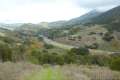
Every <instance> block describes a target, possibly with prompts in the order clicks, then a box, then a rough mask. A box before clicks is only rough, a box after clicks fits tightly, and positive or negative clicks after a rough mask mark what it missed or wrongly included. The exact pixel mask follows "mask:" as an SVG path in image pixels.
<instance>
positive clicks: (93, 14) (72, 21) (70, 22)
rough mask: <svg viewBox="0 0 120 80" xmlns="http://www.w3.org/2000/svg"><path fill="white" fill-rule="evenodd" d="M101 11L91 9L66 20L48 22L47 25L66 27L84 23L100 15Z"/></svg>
mask: <svg viewBox="0 0 120 80" xmlns="http://www.w3.org/2000/svg"><path fill="white" fill-rule="evenodd" d="M101 13H102V12H100V11H97V10H92V11H90V12H88V13H86V14H84V15H82V16H80V17H77V18H73V19H70V20H68V21H56V22H51V23H49V24H48V26H49V27H51V28H61V27H68V26H74V25H80V24H84V23H87V22H89V21H90V19H91V18H93V17H96V16H98V15H100V14H101Z"/></svg>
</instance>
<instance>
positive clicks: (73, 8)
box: [0, 0, 120, 23]
mask: <svg viewBox="0 0 120 80" xmlns="http://www.w3.org/2000/svg"><path fill="white" fill-rule="evenodd" d="M119 4H120V0H0V22H4V23H21V22H26V23H29V22H31V23H39V22H42V21H48V22H52V21H57V20H69V19H71V18H74V17H78V16H81V15H83V14H85V13H87V12H88V11H90V10H92V9H99V10H107V9H110V8H112V7H115V6H117V5H119Z"/></svg>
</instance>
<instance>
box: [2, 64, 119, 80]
mask: <svg viewBox="0 0 120 80" xmlns="http://www.w3.org/2000/svg"><path fill="white" fill-rule="evenodd" d="M44 67H45V66H43V67H41V66H38V65H33V64H29V63H10V62H7V63H0V80H24V78H25V77H26V76H29V75H31V74H33V73H34V72H38V71H39V72H41V70H42V68H44ZM49 67H51V66H49ZM56 67H59V69H60V71H61V72H62V74H63V75H64V76H65V77H67V79H66V80H120V72H117V71H112V70H110V69H109V68H106V67H98V66H87V65H73V64H71V65H64V66H54V67H53V66H52V69H53V70H54V69H55V68H56Z"/></svg>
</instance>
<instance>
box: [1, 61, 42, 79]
mask: <svg viewBox="0 0 120 80" xmlns="http://www.w3.org/2000/svg"><path fill="white" fill-rule="evenodd" d="M39 68H40V67H39V66H36V65H32V64H28V63H11V62H6V63H0V80H23V78H24V77H25V76H26V75H29V74H31V73H32V72H34V71H36V70H38V69H39Z"/></svg>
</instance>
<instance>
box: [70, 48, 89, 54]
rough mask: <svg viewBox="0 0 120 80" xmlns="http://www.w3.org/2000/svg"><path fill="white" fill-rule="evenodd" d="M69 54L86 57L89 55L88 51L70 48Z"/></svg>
mask: <svg viewBox="0 0 120 80" xmlns="http://www.w3.org/2000/svg"><path fill="white" fill-rule="evenodd" d="M70 52H71V53H75V54H76V55H88V54H89V50H88V49H87V48H83V47H79V48H72V49H71V51H70Z"/></svg>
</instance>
